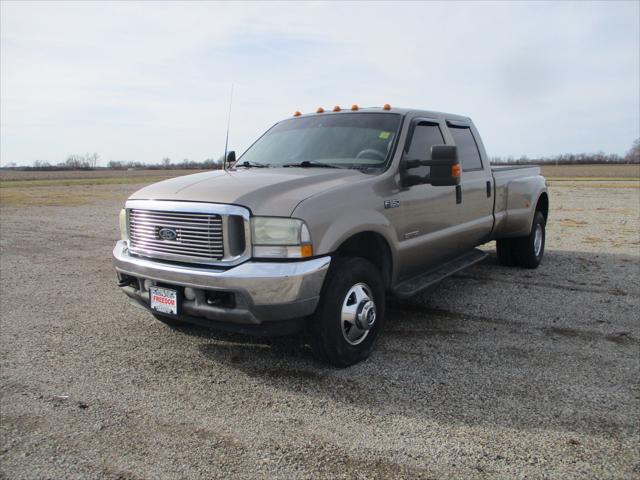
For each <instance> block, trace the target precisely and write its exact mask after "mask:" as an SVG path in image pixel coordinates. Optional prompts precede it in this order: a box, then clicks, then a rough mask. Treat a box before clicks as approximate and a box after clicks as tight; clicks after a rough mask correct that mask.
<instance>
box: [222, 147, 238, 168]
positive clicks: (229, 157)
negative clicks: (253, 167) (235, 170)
mask: <svg viewBox="0 0 640 480" xmlns="http://www.w3.org/2000/svg"><path fill="white" fill-rule="evenodd" d="M224 161H225V163H227V164H228V165H229V164H232V163H236V152H235V151H233V150H231V151H230V152H227V158H225V159H224Z"/></svg>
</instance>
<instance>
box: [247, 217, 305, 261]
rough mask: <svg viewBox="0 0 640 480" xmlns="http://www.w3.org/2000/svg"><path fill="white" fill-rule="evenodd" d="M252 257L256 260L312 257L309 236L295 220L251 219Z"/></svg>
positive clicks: (301, 222) (298, 221) (300, 222)
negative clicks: (256, 258)
mask: <svg viewBox="0 0 640 480" xmlns="http://www.w3.org/2000/svg"><path fill="white" fill-rule="evenodd" d="M251 234H252V235H251V238H252V243H253V256H254V257H258V258H304V257H311V256H313V247H312V245H311V235H309V229H308V228H307V226H306V225H305V223H304V222H303V221H302V220H298V219H296V218H277V217H253V218H252V219H251Z"/></svg>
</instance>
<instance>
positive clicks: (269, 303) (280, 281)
mask: <svg viewBox="0 0 640 480" xmlns="http://www.w3.org/2000/svg"><path fill="white" fill-rule="evenodd" d="M330 262H331V257H328V256H327V257H320V258H315V259H312V260H305V261H299V262H251V261H249V262H245V263H243V264H241V265H238V266H236V267H233V268H230V269H227V270H222V269H216V268H211V267H196V266H184V265H176V264H171V263H166V262H163V261H154V260H150V259H145V258H141V257H136V256H132V255H130V254H129V251H128V247H127V242H126V241H123V240H121V241H119V242H118V243H117V244H116V246H115V248H114V249H113V263H114V265H115V268H116V272H117V273H118V280H119V283H121V284H124V283H126V281H128V280H129V279H130V280H131V281H130V282H129V283H127V284H126V285H123V286H122V287H121V288H122V290H123V291H124V292H125V293H126V294H127V295H128V296H129V297H131V298H132V299H133V300H134V301H136V302H137V303H138V304H140V305H142V306H144V307H147V308H148V305H149V290H148V286H149V285H155V284H162V285H167V286H174V287H178V288H181V289H182V291H183V293H184V295H183V301H182V305H181V312H182V314H181V316H182V315H184V317H185V319H186V320H187V321H188V319H189V317H192V318H197V319H206V320H211V321H213V322H216V323H217V322H223V323H231V324H237V325H261V324H264V323H265V322H275V321H278V320H291V319H298V318H303V317H306V316H308V315H311V314H312V313H313V312H314V311H315V309H316V307H317V305H318V301H319V299H320V290H321V289H322V283H323V282H324V277H325V275H326V274H327V270H328V268H329V264H330ZM185 289H187V292H188V294H189V295H187V292H185ZM208 292H221V293H224V294H231V295H233V298H234V302H233V306H229V305H223V306H219V305H216V304H215V303H212V302H211V301H210V300H208V296H207V295H208ZM188 297H191V298H188ZM197 323H202V322H201V321H200V322H197Z"/></svg>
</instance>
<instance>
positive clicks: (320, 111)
mask: <svg viewBox="0 0 640 480" xmlns="http://www.w3.org/2000/svg"><path fill="white" fill-rule="evenodd" d="M322 112H324V108H322V107H318V108H317V109H316V113H322Z"/></svg>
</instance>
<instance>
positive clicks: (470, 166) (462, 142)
mask: <svg viewBox="0 0 640 480" xmlns="http://www.w3.org/2000/svg"><path fill="white" fill-rule="evenodd" d="M449 130H450V131H451V136H452V137H453V140H454V142H456V146H457V147H458V158H459V159H460V164H461V165H462V170H463V171H464V172H468V171H469V170H482V159H481V158H480V151H479V150H478V145H477V144H476V140H475V138H473V134H472V133H471V129H470V128H469V127H454V126H450V127H449Z"/></svg>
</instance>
